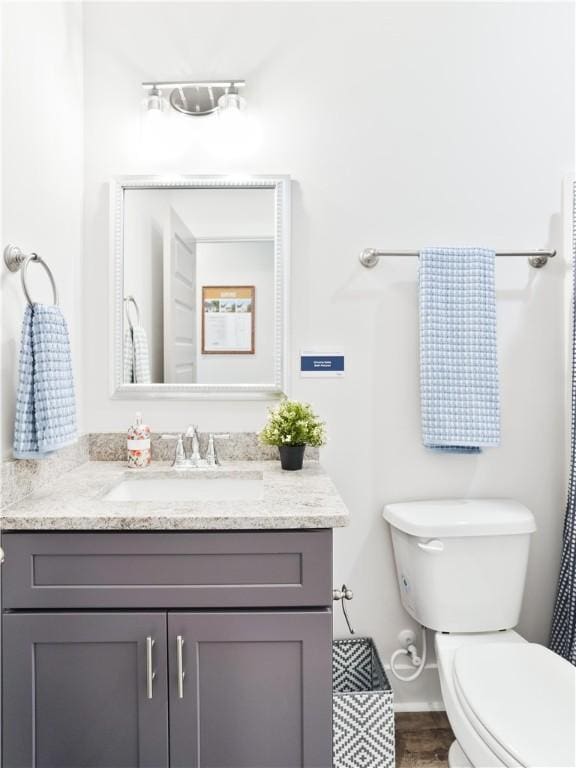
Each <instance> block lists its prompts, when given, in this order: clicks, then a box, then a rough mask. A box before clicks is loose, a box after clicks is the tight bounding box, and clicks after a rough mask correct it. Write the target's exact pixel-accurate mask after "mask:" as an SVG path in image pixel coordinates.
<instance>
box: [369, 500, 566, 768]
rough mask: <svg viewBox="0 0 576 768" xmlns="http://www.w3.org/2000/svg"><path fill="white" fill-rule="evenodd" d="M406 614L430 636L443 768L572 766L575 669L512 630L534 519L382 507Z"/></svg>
mask: <svg viewBox="0 0 576 768" xmlns="http://www.w3.org/2000/svg"><path fill="white" fill-rule="evenodd" d="M383 514H384V518H385V520H387V521H388V523H389V524H390V526H391V529H392V543H393V546H394V556H395V560H396V570H397V574H398V584H399V587H400V595H401V598H402V603H403V605H404V607H405V608H406V610H407V611H408V613H409V614H410V615H411V616H412V617H413V618H414V619H416V621H418V622H419V623H420V624H422V625H423V626H424V627H428V628H430V629H433V630H436V655H437V658H438V670H439V674H440V682H441V686H442V695H443V698H444V703H445V706H446V713H447V715H448V718H449V720H450V724H451V725H452V729H453V731H454V734H455V736H456V739H457V740H456V741H455V742H454V743H453V744H452V747H451V749H450V754H449V765H450V766H451V768H460V767H464V766H474V768H491V766H531V767H533V768H573V766H576V668H575V667H573V666H572V665H571V664H569V663H568V662H567V661H565V660H564V659H562V658H560V657H559V656H557V655H556V654H555V653H553V652H552V651H550V650H548V649H547V648H545V647H544V646H542V645H537V644H535V643H529V642H527V641H526V640H524V638H523V637H521V636H520V635H519V634H518V633H517V632H514V631H513V629H512V627H514V626H515V625H516V624H517V622H518V616H519V613H520V606H521V602H522V593H523V591H524V581H525V576H526V566H527V563H528V551H529V547H530V536H531V534H532V533H533V532H534V531H535V530H536V526H535V523H534V517H533V515H532V513H531V512H530V511H529V510H528V509H527V508H526V507H524V506H523V505H522V504H520V503H518V502H516V501H511V500H505V499H483V500H480V499H452V500H440V501H416V502H405V503H399V504H388V505H387V506H386V507H385V508H384V513H383Z"/></svg>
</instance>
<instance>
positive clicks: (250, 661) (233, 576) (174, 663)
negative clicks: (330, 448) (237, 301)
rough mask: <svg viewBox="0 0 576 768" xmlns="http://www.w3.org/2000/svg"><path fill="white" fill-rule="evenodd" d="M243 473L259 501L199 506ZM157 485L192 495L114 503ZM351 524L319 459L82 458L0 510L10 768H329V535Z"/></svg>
mask: <svg viewBox="0 0 576 768" xmlns="http://www.w3.org/2000/svg"><path fill="white" fill-rule="evenodd" d="M248 467H249V468H248ZM135 475H137V477H136V476H135ZM294 475H297V476H294ZM242 477H245V478H247V479H250V480H251V481H252V483H253V484H254V483H255V482H256V483H257V482H258V478H260V482H261V487H260V492H259V494H260V495H259V496H258V495H256V497H254V495H255V494H257V493H258V492H257V491H255V490H254V487H252V490H251V491H250V496H252V498H245V499H242V498H239V499H233V498H232V499H231V498H228V499H223V500H222V501H218V500H217V499H215V498H213V496H214V495H216V496H217V495H218V493H219V491H214V492H213V494H212V498H206V494H207V491H206V489H205V487H204V486H205V485H206V483H207V482H214V483H216V486H215V487H218V482H219V480H226V479H231V478H235V479H236V480H238V481H241V479H242ZM163 479H169V480H170V483H171V484H172V485H174V484H175V483H178V482H182V481H185V484H186V487H189V490H187V491H186V492H184V491H182V493H188V494H190V498H188V499H187V500H182V499H179V500H177V501H170V500H169V499H168V500H166V501H163V502H162V501H150V500H148V501H146V500H144V501H143V500H139V501H133V500H124V501H122V500H110V496H112V498H114V494H113V493H112V492H113V491H114V490H115V489H117V488H119V487H121V486H122V484H124V485H125V484H126V483H132V482H134V483H146V482H147V480H153V483H154V484H155V485H157V484H158V483H159V482H160V483H161V482H162V480H163ZM197 480H201V481H202V482H201V483H200V484H199V485H198V488H199V489H200V488H201V487H203V490H201V491H199V495H200V496H202V498H196V499H195V498H193V495H194V488H195V486H194V483H195V482H196V481H197ZM170 483H168V484H167V486H166V487H167V489H168V488H169V485H170ZM150 488H151V489H152V485H151V486H150ZM137 491H138V493H137V494H136V495H139V496H140V497H141V496H142V495H144V496H146V491H143V490H142V489H137ZM154 493H155V492H154V491H152V490H151V492H150V495H154ZM222 493H224V492H222ZM166 495H167V497H170V496H174V495H177V494H175V492H174V491H173V490H172V491H169V490H167V491H166ZM208 496H210V494H209V493H208ZM346 522H347V513H346V510H345V508H344V506H343V504H342V502H341V501H340V499H339V497H338V494H337V492H336V490H335V488H334V486H333V485H332V483H331V482H330V480H329V479H328V477H327V476H326V475H325V474H324V472H323V471H322V469H321V468H320V466H319V465H318V464H317V463H316V462H312V463H310V464H309V465H308V466H307V467H306V468H305V469H304V470H303V472H301V473H293V474H291V473H282V472H281V471H280V469H279V468H278V465H277V463H276V462H242V463H237V464H236V465H235V466H231V467H228V468H227V469H226V470H225V471H224V470H216V471H212V472H210V473H209V472H205V473H202V472H199V473H198V472H196V473H182V474H181V473H176V474H174V473H169V472H168V471H167V470H166V469H161V470H146V471H144V472H141V473H132V474H131V473H130V472H128V473H127V472H125V470H124V469H123V468H122V467H121V465H119V464H117V463H112V462H89V463H88V464H85V465H83V466H82V467H80V468H78V469H76V470H73V471H71V472H69V473H67V474H66V475H64V476H63V477H62V478H61V479H60V480H59V481H58V482H57V483H55V484H54V485H53V486H51V488H50V490H49V491H44V492H37V493H36V494H34V495H32V496H29V497H27V498H26V499H24V500H23V501H21V502H19V503H18V504H16V505H13V506H12V507H10V508H8V509H7V510H5V511H4V514H3V518H2V526H3V537H2V543H3V548H4V551H5V562H4V565H3V571H2V597H3V616H2V621H3V643H4V647H3V686H4V712H3V724H4V729H3V733H4V744H3V752H4V762H3V765H4V768H13V767H15V766H32V765H37V766H54V767H55V766H58V768H78V766H94V767H97V768H111V767H112V766H114V767H120V766H122V768H131V767H132V766H134V767H136V766H147V767H148V768H162V767H163V766H172V767H174V768H196V767H197V768H208V766H211V767H212V766H218V767H219V768H297V767H302V768H329V766H331V761H332V706H331V694H332V685H331V677H332V675H331V641H332V616H331V603H332V531H331V530H330V529H331V528H332V527H335V526H340V525H345V524H346Z"/></svg>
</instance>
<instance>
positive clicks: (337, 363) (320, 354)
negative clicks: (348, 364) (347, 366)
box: [300, 349, 344, 379]
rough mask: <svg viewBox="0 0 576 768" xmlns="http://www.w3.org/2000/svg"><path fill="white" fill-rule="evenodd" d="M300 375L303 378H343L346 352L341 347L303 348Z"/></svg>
mask: <svg viewBox="0 0 576 768" xmlns="http://www.w3.org/2000/svg"><path fill="white" fill-rule="evenodd" d="M300 376H301V378H303V379H326V378H341V377H342V376H344V352H342V350H339V349H303V350H301V352H300Z"/></svg>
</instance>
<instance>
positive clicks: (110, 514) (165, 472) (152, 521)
mask: <svg viewBox="0 0 576 768" xmlns="http://www.w3.org/2000/svg"><path fill="white" fill-rule="evenodd" d="M150 477H156V478H158V479H162V478H164V477H169V478H175V479H177V478H200V477H203V478H212V479H217V478H234V477H238V478H240V477H248V478H252V479H259V478H260V477H261V478H262V485H263V489H262V494H261V496H260V497H259V498H257V499H227V500H224V501H220V500H219V501H214V500H194V501H109V500H106V499H104V496H105V495H106V494H107V493H108V492H109V491H110V490H111V489H112V488H113V487H115V486H116V485H117V484H118V483H120V482H121V481H122V480H124V479H130V480H135V481H145V480H146V478H150ZM348 520H349V515H348V511H347V509H346V507H345V506H344V503H343V501H342V499H341V498H340V495H339V493H338V491H337V490H336V487H335V486H334V484H333V483H332V481H331V480H330V478H329V477H328V475H327V474H326V472H325V471H324V470H323V469H322V467H321V466H320V464H319V463H318V462H316V461H310V462H306V463H305V465H304V469H303V470H301V471H298V472H284V471H282V470H281V469H280V464H279V463H278V461H234V462H226V463H225V464H222V465H221V466H219V467H217V468H215V469H201V470H184V471H175V470H172V469H171V468H170V465H169V464H167V463H163V462H157V463H154V464H153V465H152V467H150V468H148V469H144V470H134V469H128V468H127V467H126V464H125V463H124V462H109V461H88V462H86V463H85V464H82V465H81V466H79V467H77V468H76V469H72V470H71V471H69V472H66V473H65V474H63V475H61V476H60V477H59V478H58V479H57V480H56V481H55V482H53V483H47V484H46V485H44V486H43V487H41V488H40V489H38V490H37V491H36V492H34V493H32V494H30V495H29V496H26V497H25V498H24V499H22V500H20V501H18V502H16V503H14V504H12V505H10V506H7V507H5V508H4V509H3V510H2V512H1V513H0V527H1V528H2V530H4V531H23V530H27V531H32V530H44V531H46V530H54V531H56V530H58V531H62V530H82V531H86V530H102V531H106V530H155V531H161V530H164V531H170V530H251V529H268V530H270V529H303V528H337V527H341V526H345V525H347V524H348Z"/></svg>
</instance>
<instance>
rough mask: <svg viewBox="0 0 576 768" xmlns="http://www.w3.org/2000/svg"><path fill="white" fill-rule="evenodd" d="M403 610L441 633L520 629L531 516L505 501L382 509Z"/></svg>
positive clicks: (413, 503)
mask: <svg viewBox="0 0 576 768" xmlns="http://www.w3.org/2000/svg"><path fill="white" fill-rule="evenodd" d="M383 516H384V519H385V520H387V522H388V523H389V524H390V528H391V531H392V544H393V547H394V559H395V561H396V573H397V577H398V586H399V589H400V597H401V599H402V604H403V605H404V608H405V609H406V610H407V611H408V613H409V614H410V615H411V616H412V617H413V618H414V619H416V621H418V622H419V623H420V624H422V625H424V626H425V627H429V628H430V629H435V630H438V631H441V632H491V631H495V630H499V629H510V628H512V627H514V626H516V624H517V623H518V617H519V614H520V607H521V604H522V595H523V592H524V581H525V578H526V567H527V565H528V551H529V548H530V536H531V534H532V533H533V532H534V531H535V530H536V525H535V522H534V516H533V515H532V513H531V512H530V510H529V509H527V508H526V507H525V506H524V505H523V504H520V503H519V502H517V501H513V500H511V499H446V500H437V501H411V502H403V503H398V504H387V505H386V506H385V507H384V512H383Z"/></svg>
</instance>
